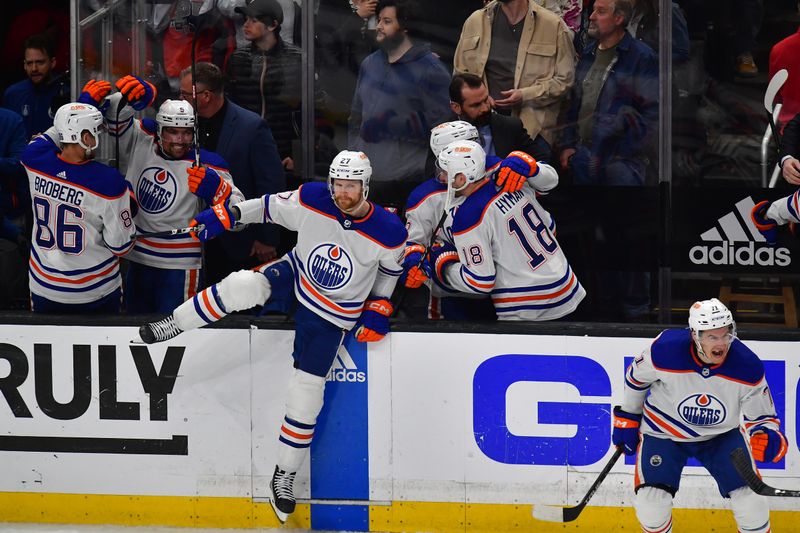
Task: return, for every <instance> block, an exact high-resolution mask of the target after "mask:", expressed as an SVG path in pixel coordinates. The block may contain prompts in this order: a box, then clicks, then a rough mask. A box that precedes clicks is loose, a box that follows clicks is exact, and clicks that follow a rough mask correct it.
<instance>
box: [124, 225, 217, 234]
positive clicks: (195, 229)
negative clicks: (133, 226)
mask: <svg viewBox="0 0 800 533" xmlns="http://www.w3.org/2000/svg"><path fill="white" fill-rule="evenodd" d="M203 229H205V226H203V225H202V224H200V225H199V226H188V227H186V228H175V229H168V230H166V231H152V232H150V233H148V232H142V233H137V234H136V237H171V236H173V235H186V234H187V233H197V232H198V231H203Z"/></svg>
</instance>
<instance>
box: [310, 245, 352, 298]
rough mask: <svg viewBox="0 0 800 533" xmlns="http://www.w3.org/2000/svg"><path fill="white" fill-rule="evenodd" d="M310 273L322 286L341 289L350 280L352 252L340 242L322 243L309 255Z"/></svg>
mask: <svg viewBox="0 0 800 533" xmlns="http://www.w3.org/2000/svg"><path fill="white" fill-rule="evenodd" d="M308 273H309V275H310V276H311V279H313V280H314V282H315V283H316V284H317V285H319V286H320V287H322V288H324V289H328V290H336V289H340V288H342V287H344V286H345V285H346V284H347V282H348V281H350V277H351V276H352V274H353V261H352V260H351V259H350V254H348V253H347V251H346V250H345V249H344V248H342V247H341V246H339V245H338V244H331V243H324V244H320V245H319V246H317V247H316V248H314V250H312V251H311V254H309V256H308Z"/></svg>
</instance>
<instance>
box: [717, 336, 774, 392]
mask: <svg viewBox="0 0 800 533" xmlns="http://www.w3.org/2000/svg"><path fill="white" fill-rule="evenodd" d="M716 374H721V375H723V376H725V377H728V378H730V379H733V380H736V381H742V382H745V383H750V384H753V385H755V384H756V383H758V382H759V381H761V378H762V377H764V363H763V362H762V361H761V359H759V358H758V356H757V355H756V354H755V353H754V352H753V351H752V350H751V349H750V348H748V347H747V346H745V345H744V343H743V342H742V341H740V340H739V339H733V343H731V349H730V351H728V356H727V357H726V358H725V361H724V362H723V363H722V366H720V367H719V368H718V369H717V372H716Z"/></svg>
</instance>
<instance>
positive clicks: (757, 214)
mask: <svg viewBox="0 0 800 533" xmlns="http://www.w3.org/2000/svg"><path fill="white" fill-rule="evenodd" d="M770 205H771V202H770V201H768V200H764V201H763V202H758V203H757V204H756V205H754V206H753V209H752V211H750V218H752V219H753V224H755V225H756V229H757V230H758V232H759V233H760V234H761V235H763V236H764V238H765V239H766V240H767V244H769V245H770V246H775V244H776V243H777V242H778V223H777V222H775V221H774V220H772V219H771V218H769V217H767V209H769V206H770Z"/></svg>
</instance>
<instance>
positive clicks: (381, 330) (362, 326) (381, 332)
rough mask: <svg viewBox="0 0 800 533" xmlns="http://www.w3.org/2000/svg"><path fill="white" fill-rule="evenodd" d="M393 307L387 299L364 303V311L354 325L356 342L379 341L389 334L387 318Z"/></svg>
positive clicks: (390, 314)
mask: <svg viewBox="0 0 800 533" xmlns="http://www.w3.org/2000/svg"><path fill="white" fill-rule="evenodd" d="M393 311H394V307H392V302H390V301H389V299H388V298H376V299H372V300H367V301H366V302H364V311H363V312H362V313H361V318H359V319H358V322H357V323H356V326H355V328H356V340H357V341H358V342H375V341H379V340H381V339H382V338H384V337H385V336H386V334H387V333H389V317H390V316H392V312H393Z"/></svg>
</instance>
